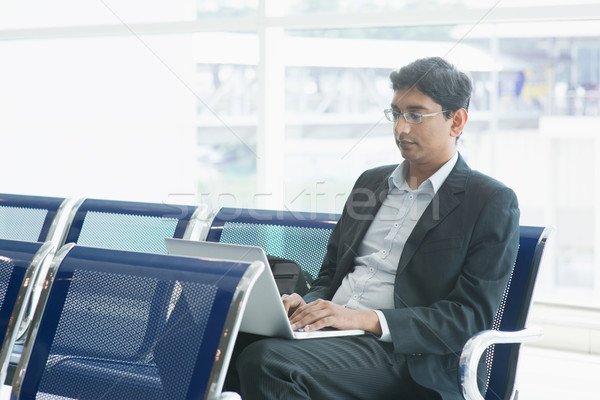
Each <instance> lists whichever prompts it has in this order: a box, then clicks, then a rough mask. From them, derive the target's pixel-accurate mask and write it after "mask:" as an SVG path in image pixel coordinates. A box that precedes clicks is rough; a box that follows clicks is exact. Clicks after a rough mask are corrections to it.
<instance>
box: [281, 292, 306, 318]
mask: <svg viewBox="0 0 600 400" xmlns="http://www.w3.org/2000/svg"><path fill="white" fill-rule="evenodd" d="M281 301H283V307H284V308H285V312H286V313H287V316H288V317H290V316H291V315H292V314H293V313H294V312H295V311H296V310H297V309H298V307H301V306H304V305H306V302H305V301H304V299H303V298H302V296H300V295H299V294H298V293H292V294H284V295H282V296H281Z"/></svg>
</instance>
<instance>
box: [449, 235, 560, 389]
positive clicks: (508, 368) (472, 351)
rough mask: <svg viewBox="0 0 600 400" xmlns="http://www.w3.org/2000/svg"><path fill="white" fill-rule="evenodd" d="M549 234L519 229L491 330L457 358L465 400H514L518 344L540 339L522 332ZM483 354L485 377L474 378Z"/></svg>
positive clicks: (536, 334)
mask: <svg viewBox="0 0 600 400" xmlns="http://www.w3.org/2000/svg"><path fill="white" fill-rule="evenodd" d="M549 233H550V229H549V228H544V227H534V226H521V227H520V234H519V236H520V237H519V251H518V254H517V260H516V262H515V265H514V269H513V272H512V276H511V279H510V281H509V284H508V286H507V287H506V290H505V292H504V298H503V300H502V303H501V305H500V308H499V309H498V311H497V313H496V317H495V319H494V323H493V327H492V329H490V330H486V331H482V332H480V333H478V334H476V335H475V336H473V337H472V338H471V339H470V340H469V341H468V342H467V343H466V344H465V346H464V348H463V351H462V354H461V357H460V372H461V377H460V381H461V385H462V389H463V395H464V397H465V399H467V400H483V399H485V400H511V399H516V398H517V397H518V391H517V390H516V388H515V378H516V371H517V362H518V358H519V350H520V347H521V343H524V342H528V341H533V340H538V339H540V338H541V337H542V331H541V329H537V328H526V323H527V317H528V314H529V309H530V306H531V301H532V296H533V290H534V287H535V282H536V279H537V275H538V270H539V266H540V261H541V258H542V253H543V251H544V247H545V245H546V240H547V239H548V235H549ZM484 353H485V357H486V364H487V371H486V372H487V374H485V376H478V374H477V365H478V363H479V361H480V359H481V357H482V355H483V354H484ZM480 388H481V389H483V390H482V391H483V392H484V396H482V395H481V393H480Z"/></svg>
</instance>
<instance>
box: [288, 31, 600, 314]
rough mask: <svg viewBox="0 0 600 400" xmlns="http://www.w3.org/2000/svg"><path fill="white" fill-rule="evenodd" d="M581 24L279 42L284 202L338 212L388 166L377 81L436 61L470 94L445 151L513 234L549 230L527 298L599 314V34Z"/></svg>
mask: <svg viewBox="0 0 600 400" xmlns="http://www.w3.org/2000/svg"><path fill="white" fill-rule="evenodd" d="M593 24H596V25H597V21H594V22H593V23H590V24H589V25H588V23H587V21H579V22H577V23H574V24H571V23H558V24H553V23H537V24H532V23H528V24H510V25H496V26H483V25H482V26H480V27H478V29H475V30H473V31H472V32H470V33H468V34H467V32H468V29H467V28H466V27H462V26H439V27H426V26H420V27H415V28H404V29H399V28H389V29H384V28H381V29H364V30H358V29H356V30H354V29H353V30H329V31H319V32H308V31H303V32H301V31H293V32H291V31H290V32H288V38H287V40H288V46H286V47H287V48H292V49H293V53H294V54H293V55H290V56H289V58H287V60H288V63H287V67H286V146H285V148H286V150H285V151H286V164H285V174H284V176H285V177H286V189H287V192H286V200H287V202H288V204H289V206H290V207H294V208H295V209H305V210H316V211H336V212H340V211H341V207H342V206H343V203H344V200H345V198H346V197H347V195H348V193H349V190H350V188H351V185H352V184H353V183H354V181H355V180H356V178H357V177H358V175H359V174H360V173H361V172H362V171H364V170H365V169H367V168H370V167H374V166H379V165H383V164H392V163H398V162H400V161H401V158H400V155H399V153H398V151H397V149H395V145H394V141H393V137H392V126H391V124H390V123H388V121H387V120H385V119H384V118H383V113H382V110H383V109H384V108H386V107H388V105H389V102H390V99H391V97H392V91H391V88H390V83H389V73H390V71H391V70H393V69H396V68H398V67H400V66H402V65H405V64H407V63H408V62H410V61H412V60H414V59H416V58H419V57H423V56H434V55H438V56H442V57H444V58H447V59H448V60H450V61H451V62H453V63H455V64H456V65H457V66H458V67H459V68H461V69H463V70H466V71H469V72H470V75H471V77H472V79H473V84H474V93H473V98H472V101H471V107H470V110H469V123H468V125H467V128H466V129H465V132H464V133H463V135H462V137H461V139H460V141H459V151H460V152H461V154H462V155H463V156H464V157H465V158H466V159H467V161H468V162H469V164H470V166H471V167H472V168H474V169H477V170H481V171H482V172H484V173H487V174H489V175H492V176H494V177H496V178H497V179H499V180H501V181H503V182H505V183H506V184H507V185H508V186H510V187H512V188H513V189H514V190H515V192H516V193H517V196H518V197H519V202H520V207H521V224H522V225H550V226H553V227H554V228H555V229H554V233H553V235H552V237H551V240H550V242H549V244H550V245H549V248H548V250H547V252H546V256H545V261H544V265H543V267H542V271H541V278H540V285H539V287H540V290H538V296H539V298H541V299H543V300H547V301H558V302H573V303H578V304H586V305H589V304H600V302H598V300H600V254H599V252H598V250H596V249H598V248H600V243H599V242H598V238H599V237H600V215H599V213H598V212H597V211H596V207H595V205H596V204H598V202H599V201H600V199H598V198H597V197H598V188H600V159H599V158H598V154H600V138H599V137H597V136H598V135H596V134H595V133H596V132H598V131H599V129H600V96H599V84H600V75H599V74H598V71H600V32H597V28H593V29H587V28H591V27H592V25H593ZM586 27H587V28H586ZM417 36H418V37H419V39H418V40H417V39H416V37H417ZM317 38H319V39H317ZM346 54H350V55H351V56H346ZM357 55H360V56H357ZM299 166H300V167H299ZM594 302H595V303H594Z"/></svg>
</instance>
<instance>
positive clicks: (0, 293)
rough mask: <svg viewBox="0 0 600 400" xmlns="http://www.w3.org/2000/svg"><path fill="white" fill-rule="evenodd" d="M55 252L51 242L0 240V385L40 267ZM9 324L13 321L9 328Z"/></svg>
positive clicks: (19, 332)
mask: <svg viewBox="0 0 600 400" xmlns="http://www.w3.org/2000/svg"><path fill="white" fill-rule="evenodd" d="M54 250H55V245H54V244H52V243H51V242H46V243H38V242H22V241H14V240H4V239H0V335H1V336H0V337H2V338H4V341H3V343H2V350H1V351H0V366H1V367H0V368H1V369H0V383H4V381H5V378H6V374H7V370H8V367H9V364H10V361H11V355H12V351H13V347H14V344H15V341H16V340H17V338H18V336H19V335H20V334H21V331H20V329H19V328H20V327H21V322H22V321H23V319H24V318H25V315H26V312H27V311H28V310H27V304H28V300H29V298H30V297H31V293H32V290H33V285H34V282H35V281H36V278H37V276H38V274H39V273H40V271H41V269H42V265H43V264H44V262H45V261H46V260H47V259H48V257H49V255H50V254H52V252H53V251H54ZM9 321H13V322H12V325H11V326H10V327H9Z"/></svg>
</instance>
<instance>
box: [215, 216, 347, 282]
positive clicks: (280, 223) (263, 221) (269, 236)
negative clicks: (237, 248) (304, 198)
mask: <svg viewBox="0 0 600 400" xmlns="http://www.w3.org/2000/svg"><path fill="white" fill-rule="evenodd" d="M339 218H340V215H339V214H328V213H312V212H295V211H281V210H279V211H275V210H257V209H244V208H229V207H223V208H221V209H220V210H219V212H218V213H217V214H216V215H215V217H214V219H213V222H212V224H211V226H210V229H209V231H208V235H207V237H206V240H207V241H209V242H222V243H232V244H241V245H246V246H258V247H261V248H263V249H264V250H265V253H267V254H269V255H272V256H276V257H282V258H286V259H290V260H294V261H296V263H298V265H300V267H301V268H302V269H303V270H304V271H307V272H308V273H309V274H310V275H311V276H312V277H313V278H316V277H317V275H318V274H319V270H320V269H321V264H322V262H323V258H324V257H325V253H326V252H327V243H328V241H329V236H330V235H331V231H332V230H333V228H334V227H335V224H336V223H337V221H338V219H339Z"/></svg>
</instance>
